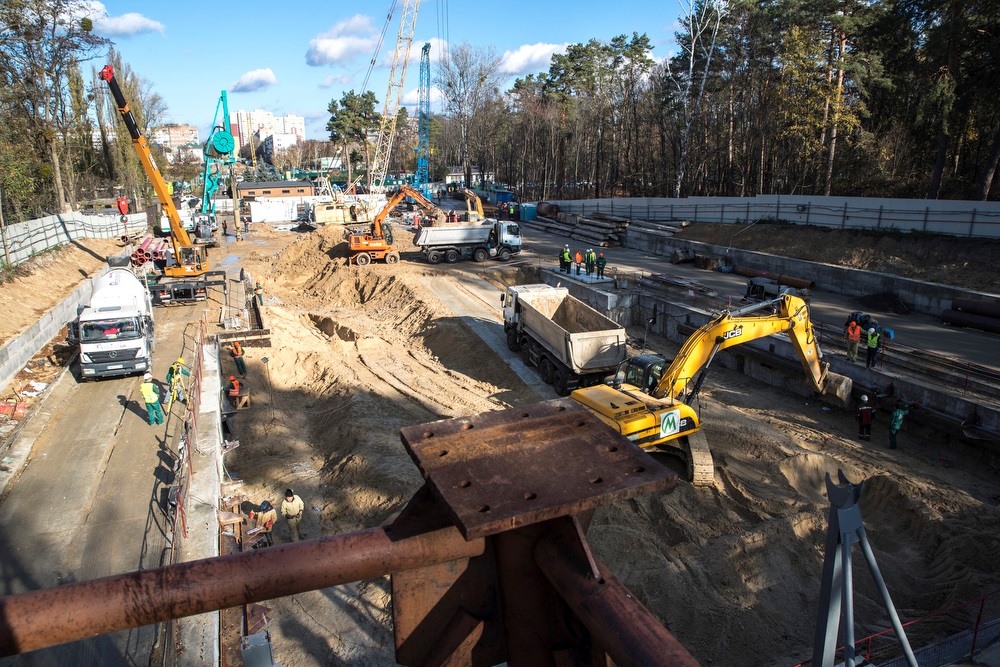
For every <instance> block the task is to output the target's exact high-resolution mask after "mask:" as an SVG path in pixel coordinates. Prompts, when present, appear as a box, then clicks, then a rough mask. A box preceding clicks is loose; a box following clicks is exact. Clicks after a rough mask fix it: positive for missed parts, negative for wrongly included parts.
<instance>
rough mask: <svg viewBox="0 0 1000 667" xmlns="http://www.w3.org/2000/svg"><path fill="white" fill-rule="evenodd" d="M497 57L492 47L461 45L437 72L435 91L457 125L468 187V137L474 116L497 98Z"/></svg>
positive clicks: (498, 61) (500, 78)
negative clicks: (443, 101)
mask: <svg viewBox="0 0 1000 667" xmlns="http://www.w3.org/2000/svg"><path fill="white" fill-rule="evenodd" d="M502 82H503V77H502V75H501V73H500V56H498V55H497V53H496V49H494V48H493V46H486V47H481V48H480V47H473V46H471V45H470V44H469V43H468V42H462V43H461V44H459V45H458V46H457V47H455V49H454V50H453V51H450V52H449V53H448V55H447V57H446V58H443V59H442V60H441V64H440V67H439V68H438V80H437V85H438V88H439V89H440V90H441V91H442V93H443V95H444V100H445V109H446V111H447V113H448V114H450V115H451V116H452V117H453V118H454V119H455V120H456V121H458V125H459V130H460V132H461V139H460V143H459V153H460V159H461V163H462V170H463V171H464V173H465V184H466V185H467V186H471V185H472V164H471V162H470V160H469V134H470V129H471V127H472V121H473V119H474V118H475V117H476V114H477V113H478V112H479V111H480V110H481V109H483V107H484V106H485V105H486V104H487V103H488V102H489V101H490V100H491V99H496V98H497V97H498V96H499V95H500V84H501V83H502Z"/></svg>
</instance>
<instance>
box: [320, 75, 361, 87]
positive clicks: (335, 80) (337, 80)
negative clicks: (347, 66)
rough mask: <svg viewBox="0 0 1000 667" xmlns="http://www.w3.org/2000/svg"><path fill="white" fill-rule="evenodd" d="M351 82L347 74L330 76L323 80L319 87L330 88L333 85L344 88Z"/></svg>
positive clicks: (351, 78) (350, 77)
mask: <svg viewBox="0 0 1000 667" xmlns="http://www.w3.org/2000/svg"><path fill="white" fill-rule="evenodd" d="M352 80H353V77H352V76H350V75H349V74H331V75H330V76H328V77H326V78H325V79H323V80H322V81H321V82H320V84H319V87H320V88H330V87H332V86H333V85H335V84H336V85H340V86H346V85H347V84H349V83H350V82H351V81H352Z"/></svg>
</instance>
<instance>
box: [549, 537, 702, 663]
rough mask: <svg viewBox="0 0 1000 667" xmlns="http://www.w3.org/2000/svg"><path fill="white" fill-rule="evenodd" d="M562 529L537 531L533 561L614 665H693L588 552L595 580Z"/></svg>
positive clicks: (685, 651) (670, 638)
mask: <svg viewBox="0 0 1000 667" xmlns="http://www.w3.org/2000/svg"><path fill="white" fill-rule="evenodd" d="M566 538H567V535H566V534H565V533H564V534H563V535H561V536H557V535H556V534H554V533H549V534H548V535H545V536H543V537H542V538H541V539H540V540H539V541H538V545H537V546H536V548H535V563H536V564H537V565H538V567H539V569H540V570H541V571H542V572H543V573H544V574H545V576H546V578H548V580H549V582H550V583H551V584H552V587H553V588H554V589H555V590H556V591H558V593H559V595H560V596H561V597H562V599H563V601H564V602H566V604H567V605H569V607H570V609H572V610H573V613H574V614H576V617H577V618H578V619H580V621H581V622H582V623H583V624H584V625H585V626H586V627H587V630H589V631H590V634H591V637H593V638H594V641H595V642H596V643H597V644H598V645H599V646H600V647H601V648H603V649H604V650H605V651H607V653H608V655H609V656H610V657H611V659H612V660H614V662H615V664H616V665H618V666H619V667H644V666H646V665H662V666H663V667H697V666H698V661H697V660H695V659H694V657H693V656H692V655H691V654H690V653H688V651H687V649H686V648H684V646H683V645H681V643H680V642H679V641H677V639H676V638H675V637H674V636H673V635H672V634H670V631H669V630H667V629H666V628H665V627H663V625H661V624H660V621H658V620H657V618H656V617H655V616H653V614H652V612H650V611H649V610H648V609H647V608H646V607H645V606H644V605H643V604H642V603H640V602H639V601H638V600H637V599H636V597H635V595H633V594H632V593H631V592H630V591H629V590H628V588H626V587H625V585H624V584H622V583H621V581H619V580H618V579H617V578H616V577H615V575H614V574H612V573H611V571H610V570H608V568H607V567H605V565H604V563H602V562H601V561H600V560H598V559H597V557H596V556H593V557H592V558H593V560H592V561H591V562H592V563H593V564H596V565H597V568H598V570H599V571H600V574H601V577H600V579H594V578H593V576H591V575H590V568H589V567H588V563H587V561H586V560H584V559H582V558H581V557H580V550H579V549H574V548H571V547H570V546H569V545H567V544H566V543H565V542H564V540H565V539H566Z"/></svg>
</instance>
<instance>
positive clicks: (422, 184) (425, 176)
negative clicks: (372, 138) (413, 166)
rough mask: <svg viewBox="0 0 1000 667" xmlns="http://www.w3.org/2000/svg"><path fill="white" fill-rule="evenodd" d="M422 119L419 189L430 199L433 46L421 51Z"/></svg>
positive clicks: (419, 141) (418, 165) (418, 129)
mask: <svg viewBox="0 0 1000 667" xmlns="http://www.w3.org/2000/svg"><path fill="white" fill-rule="evenodd" d="M419 113H420V117H419V120H418V123H417V177H416V179H415V183H416V186H417V189H418V190H420V191H421V192H422V193H424V196H425V197H429V196H430V194H431V192H430V185H429V184H430V158H431V44H430V42H428V43H426V44H424V46H423V48H422V49H420V106H419Z"/></svg>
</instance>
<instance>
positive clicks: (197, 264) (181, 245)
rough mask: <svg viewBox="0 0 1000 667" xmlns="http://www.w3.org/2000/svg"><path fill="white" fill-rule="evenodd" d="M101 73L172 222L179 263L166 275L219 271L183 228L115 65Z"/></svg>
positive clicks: (201, 287)
mask: <svg viewBox="0 0 1000 667" xmlns="http://www.w3.org/2000/svg"><path fill="white" fill-rule="evenodd" d="M100 76H101V78H102V79H104V80H105V81H106V82H107V84H108V88H109V89H110V90H111V95H112V96H113V97H114V98H115V104H116V105H117V107H118V113H119V114H121V117H122V121H123V122H124V123H125V127H126V128H127V129H128V133H129V136H131V137H132V145H133V146H134V147H135V152H136V154H138V156H139V161H140V162H141V163H142V166H143V169H145V170H146V176H148V177H149V180H150V182H151V183H152V184H153V190H154V191H155V192H156V198H157V199H159V201H160V205H161V206H163V211H164V212H165V213H166V215H167V219H168V220H169V221H170V243H171V245H172V246H173V250H174V261H176V265H175V266H167V267H165V268H164V269H163V274H164V275H165V276H169V277H172V278H196V277H197V278H200V277H204V276H205V275H206V274H208V273H213V274H214V273H218V272H210V271H209V268H210V267H209V265H208V256H207V254H206V249H205V247H204V246H199V245H195V244H194V243H192V242H191V237H190V236H189V235H188V233H187V230H185V229H184V225H183V224H182V223H181V217H180V214H178V213H177V207H176V206H174V201H173V199H171V198H170V192H168V191H167V183H166V181H164V180H163V176H162V175H161V174H160V170H159V169H157V167H156V163H155V162H153V156H152V154H151V153H150V151H149V145H148V144H147V143H146V138H145V137H144V136H142V132H140V131H139V126H138V125H137V124H136V122H135V116H134V115H133V114H132V110H131V109H130V108H129V105H128V102H127V101H126V100H125V95H124V94H123V93H122V89H121V87H120V86H119V85H118V79H117V78H115V70H114V68H113V67H111V65H106V66H105V67H104V69H102V70H101V74H100ZM223 278H224V273H223ZM211 284H216V283H211ZM205 286H206V284H205V283H204V281H203V282H202V283H201V284H198V285H197V286H196V287H195V288H194V289H193V290H192V291H197V292H199V293H203V292H204V288H205Z"/></svg>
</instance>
